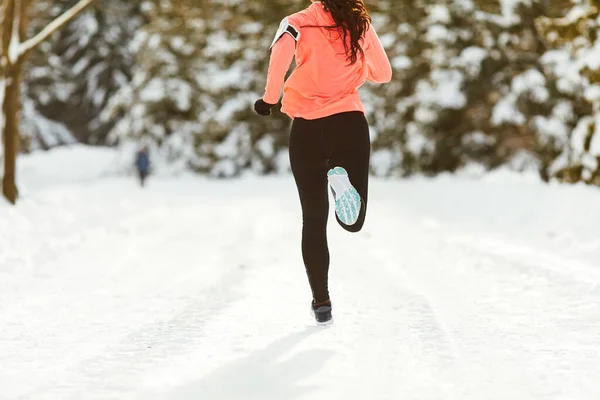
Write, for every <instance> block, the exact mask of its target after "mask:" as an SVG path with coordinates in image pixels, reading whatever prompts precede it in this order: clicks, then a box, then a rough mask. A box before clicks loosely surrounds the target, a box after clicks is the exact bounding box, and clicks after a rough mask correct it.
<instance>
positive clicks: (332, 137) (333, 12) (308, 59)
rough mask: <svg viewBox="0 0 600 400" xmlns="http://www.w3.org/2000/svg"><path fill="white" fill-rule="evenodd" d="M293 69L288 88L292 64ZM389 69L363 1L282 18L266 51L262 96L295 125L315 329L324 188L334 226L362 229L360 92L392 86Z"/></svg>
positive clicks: (324, 303) (364, 159)
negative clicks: (332, 206) (367, 84)
mask: <svg viewBox="0 0 600 400" xmlns="http://www.w3.org/2000/svg"><path fill="white" fill-rule="evenodd" d="M294 56H295V58H296V68H295V69H294V71H293V72H292V74H291V75H290V77H289V79H288V80H287V81H286V82H285V85H284V80H285V75H286V73H287V71H288V70H289V68H290V65H291V63H292V60H293V58H294ZM391 76H392V68H391V66H390V62H389V60H388V57H387V55H386V53H385V50H384V48H383V46H382V45H381V42H380V41H379V38H378V36H377V33H376V32H375V30H374V29H373V26H372V25H371V18H370V16H369V13H368V11H367V9H366V7H365V5H364V3H363V0H323V1H312V4H311V5H310V6H309V7H308V8H306V9H304V10H303V11H300V12H298V13H295V14H293V15H290V16H288V17H286V18H284V19H283V21H282V22H281V24H280V26H279V29H278V31H277V33H276V35H275V39H274V40H273V43H272V45H271V58H270V63H269V69H268V76H267V85H266V89H265V95H264V96H263V98H262V99H259V100H258V101H257V102H256V103H255V105H254V109H255V111H256V112H257V113H258V114H259V115H263V116H268V115H270V114H271V109H272V108H273V107H274V106H275V105H276V104H277V103H278V102H279V99H280V97H281V91H282V89H283V100H282V108H281V110H282V112H284V113H285V114H287V115H288V116H289V117H291V118H292V119H293V123H292V128H291V134H290V139H289V140H290V142H289V152H290V153H289V154H290V163H291V168H292V173H293V175H294V179H295V182H296V186H297V188H298V194H299V196H300V203H301V207H302V221H303V227H302V257H303V259H304V265H305V267H306V272H307V275H308V280H309V283H310V287H311V290H312V295H313V300H312V310H313V312H314V315H315V319H316V320H317V322H318V323H319V324H326V323H329V322H330V321H331V320H332V313H331V311H332V306H331V300H330V298H329V288H328V275H329V249H328V246H327V233H326V231H327V217H328V214H329V198H328V186H329V187H330V188H331V190H332V192H333V197H334V199H335V214H336V220H337V222H338V223H339V224H340V226H342V227H343V228H344V229H346V230H347V231H349V232H358V231H360V230H361V229H362V226H363V224H364V221H365V215H366V211H367V194H368V193H367V192H368V183H369V159H370V152H371V141H370V137H369V125H368V122H367V120H366V118H365V111H364V108H363V104H362V103H361V100H360V97H359V94H358V89H359V87H360V86H362V85H363V84H364V83H365V81H366V80H369V81H371V82H375V83H385V82H389V81H390V79H391Z"/></svg>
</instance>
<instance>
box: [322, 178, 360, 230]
mask: <svg viewBox="0 0 600 400" xmlns="http://www.w3.org/2000/svg"><path fill="white" fill-rule="evenodd" d="M327 179H328V180H329V185H330V186H331V187H332V188H333V191H334V192H335V213H336V215H337V216H338V218H339V219H340V221H342V222H343V223H344V224H346V225H354V224H355V223H356V221H358V216H359V214H360V207H361V203H362V202H361V199H360V195H359V194H358V191H357V190H356V189H355V188H354V186H352V184H351V183H350V178H349V177H348V172H347V171H346V170H345V169H344V168H342V167H335V168H332V169H330V170H329V172H328V173H327Z"/></svg>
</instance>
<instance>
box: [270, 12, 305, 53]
mask: <svg viewBox="0 0 600 400" xmlns="http://www.w3.org/2000/svg"><path fill="white" fill-rule="evenodd" d="M286 33H287V34H288V35H290V36H291V37H293V38H294V40H295V41H296V42H298V39H300V30H299V29H298V28H296V27H295V26H294V25H292V24H290V21H289V20H288V19H287V17H286V18H284V19H283V20H282V21H281V23H280V24H279V29H277V33H276V34H275V38H274V39H273V43H271V47H270V48H273V46H275V43H277V41H278V40H279V39H281V38H282V37H283V35H285V34H286Z"/></svg>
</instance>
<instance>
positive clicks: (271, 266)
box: [0, 148, 600, 400]
mask: <svg viewBox="0 0 600 400" xmlns="http://www.w3.org/2000/svg"><path fill="white" fill-rule="evenodd" d="M112 157H113V155H112V153H111V152H110V151H100V150H86V149H80V148H76V149H59V150H54V151H53V152H51V153H46V154H36V155H34V156H28V157H23V158H22V159H21V163H20V171H21V172H20V180H21V183H22V185H23V186H22V188H21V190H22V193H23V198H22V200H21V203H20V204H19V205H18V206H17V207H16V208H12V207H9V206H8V205H6V204H4V203H0V399H36V400H37V399H61V400H62V399H77V400H81V399H85V400H91V399H102V400H107V399H144V400H150V399H164V400H186V399H202V400H204V399H209V400H213V399H218V400H220V399H223V400H236V399H260V400H290V399H299V400H300V399H311V400H312V399H316V400H320V399H328V400H333V399H339V400H342V399H343V400H355V399H360V400H363V399H364V400H367V399H368V400H392V399H393V400H397V399H402V400H412V399H428V400H430V399H431V400H442V399H443V400H450V399H460V400H467V399H468V400H471V399H472V400H487V399H494V400H495V399H498V400H506V399H511V400H517V399H518V400H521V399H522V400H537V399H543V400H554V399H561V400H597V399H599V398H600V380H599V379H598V378H599V377H600V232H599V230H598V221H600V207H599V205H600V190H598V189H594V188H586V187H580V186H562V185H556V184H553V185H549V186H548V185H543V184H541V183H539V182H537V179H535V178H534V177H533V178H532V177H528V176H517V175H513V174H510V173H506V172H499V173H496V174H493V175H490V176H487V177H486V178H485V179H473V178H469V177H468V176H466V175H463V176H460V177H450V176H443V177H440V178H437V179H434V180H425V179H411V180H406V181H400V182H397V181H395V182H386V181H383V180H375V181H373V183H372V186H371V192H370V196H371V197H370V203H369V215H368V221H367V224H366V226H365V229H364V231H363V232H362V233H360V234H357V235H352V234H349V233H346V232H344V231H342V230H341V229H339V228H338V227H337V226H335V224H334V223H331V224H330V230H329V231H330V250H331V255H332V266H331V292H332V298H333V300H334V312H335V318H336V321H335V325H334V326H332V327H328V328H318V327H315V326H314V324H313V322H312V320H311V317H310V315H309V313H308V306H309V302H310V296H309V289H308V284H307V282H306V278H305V273H304V270H303V266H302V263H301V255H300V246H299V243H300V212H299V204H298V200H297V197H296V189H295V186H294V184H293V181H292V179H291V177H277V178H266V179H259V178H244V179H242V180H239V181H233V182H220V181H209V180H206V179H200V178H194V177H186V176H182V177H179V178H169V179H167V178H156V179H154V180H151V181H150V185H149V187H148V188H146V189H144V190H142V189H140V188H139V187H138V186H136V184H135V181H134V180H133V178H131V179H126V178H118V177H111V176H110V175H106V174H105V173H104V172H105V171H106V169H107V166H108V164H109V163H110V162H111V160H112ZM331 222H333V221H331Z"/></svg>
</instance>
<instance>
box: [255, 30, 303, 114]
mask: <svg viewBox="0 0 600 400" xmlns="http://www.w3.org/2000/svg"><path fill="white" fill-rule="evenodd" d="M295 53H296V41H295V40H294V38H292V37H291V36H290V35H284V36H282V37H281V38H280V39H279V40H278V41H277V42H276V43H275V44H274V45H273V47H272V48H271V58H270V60H269V70H268V73H267V86H266V88H265V95H264V97H263V100H264V101H265V103H268V104H277V103H278V102H279V99H280V98H281V90H282V89H283V83H284V80H285V74H286V73H287V72H288V70H289V69H290V65H291V64H292V60H293V59H294V54H295Z"/></svg>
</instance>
